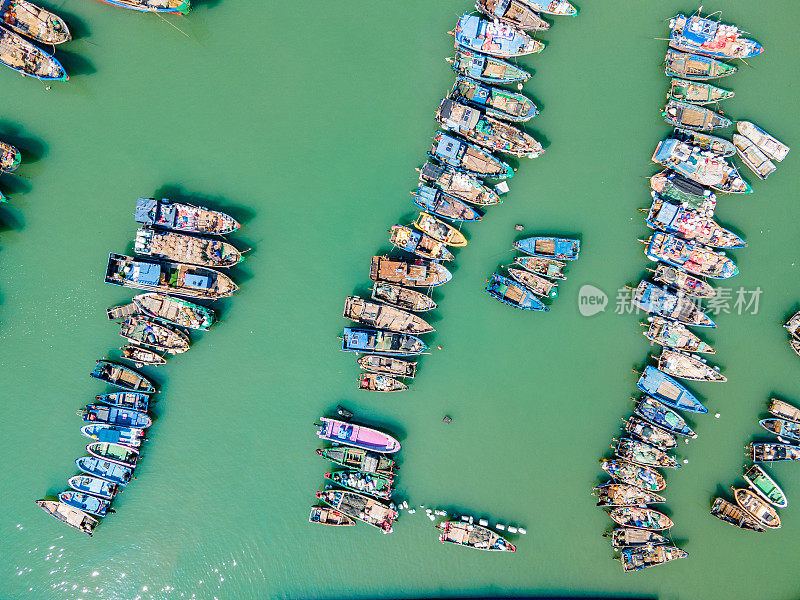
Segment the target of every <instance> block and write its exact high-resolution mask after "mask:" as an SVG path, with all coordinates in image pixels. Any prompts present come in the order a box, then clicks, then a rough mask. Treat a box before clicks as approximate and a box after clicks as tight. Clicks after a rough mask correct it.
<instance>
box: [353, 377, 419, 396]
mask: <svg viewBox="0 0 800 600" xmlns="http://www.w3.org/2000/svg"><path fill="white" fill-rule="evenodd" d="M358 389H360V390H366V391H368V392H405V391H406V390H407V389H408V386H407V385H406V384H405V383H403V382H402V381H400V380H399V379H395V378H394V377H392V376H391V375H382V374H380V373H362V374H361V375H359V377H358Z"/></svg>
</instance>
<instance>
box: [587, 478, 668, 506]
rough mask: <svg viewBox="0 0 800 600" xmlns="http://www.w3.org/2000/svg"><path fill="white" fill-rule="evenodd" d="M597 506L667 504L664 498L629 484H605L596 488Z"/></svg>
mask: <svg viewBox="0 0 800 600" xmlns="http://www.w3.org/2000/svg"><path fill="white" fill-rule="evenodd" d="M594 491H595V492H597V506H646V505H648V504H660V503H662V502H666V501H667V499H666V498H664V496H659V495H658V494H654V493H653V492H647V491H645V490H643V489H642V488H639V487H636V486H635V485H630V484H628V483H605V484H603V485H600V486H597V487H596V488H594Z"/></svg>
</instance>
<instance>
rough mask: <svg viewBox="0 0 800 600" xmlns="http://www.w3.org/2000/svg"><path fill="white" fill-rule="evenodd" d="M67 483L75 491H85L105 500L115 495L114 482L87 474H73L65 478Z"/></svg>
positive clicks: (115, 486) (116, 488)
mask: <svg viewBox="0 0 800 600" xmlns="http://www.w3.org/2000/svg"><path fill="white" fill-rule="evenodd" d="M67 484H68V485H69V487H71V488H72V489H73V490H75V491H76V492H85V493H87V494H92V495H94V496H99V497H100V498H105V499H106V500H111V499H112V498H113V497H114V496H116V495H117V490H118V489H119V488H118V487H117V484H116V483H111V482H110V481H106V480H105V479H100V478H99V477H90V476H89V475H75V476H74V477H70V478H69V480H67Z"/></svg>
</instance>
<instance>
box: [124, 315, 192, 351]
mask: <svg viewBox="0 0 800 600" xmlns="http://www.w3.org/2000/svg"><path fill="white" fill-rule="evenodd" d="M119 334H120V335H121V336H122V337H124V338H125V339H126V340H129V341H131V342H134V343H137V344H142V345H144V346H150V347H151V348H155V349H156V350H161V351H162V352H168V353H169V354H183V353H184V352H186V351H187V350H189V343H190V341H189V336H188V335H186V334H185V333H184V332H183V331H180V330H179V329H175V328H173V327H171V326H170V325H167V324H166V323H161V322H159V321H157V320H155V319H151V318H150V317H144V316H139V315H137V316H134V317H128V318H126V319H125V320H124V321H123V322H122V323H121V324H120V328H119Z"/></svg>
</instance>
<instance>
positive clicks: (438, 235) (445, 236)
mask: <svg viewBox="0 0 800 600" xmlns="http://www.w3.org/2000/svg"><path fill="white" fill-rule="evenodd" d="M414 227H416V228H417V229H419V230H420V231H422V232H423V233H426V234H427V235H429V236H431V237H432V238H433V239H435V240H438V241H440V242H442V243H443V244H447V245H448V246H453V247H456V248H460V247H463V246H466V245H467V238H466V237H464V234H463V233H461V232H460V231H459V230H458V229H456V228H455V227H453V226H452V225H449V224H447V223H445V222H444V221H440V220H439V219H437V218H436V217H434V216H432V215H429V214H428V213H426V212H421V213H419V215H418V216H417V218H416V219H415V220H414Z"/></svg>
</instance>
